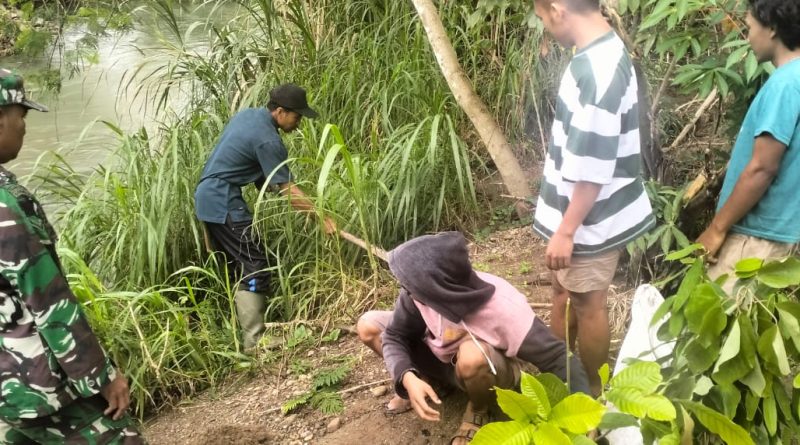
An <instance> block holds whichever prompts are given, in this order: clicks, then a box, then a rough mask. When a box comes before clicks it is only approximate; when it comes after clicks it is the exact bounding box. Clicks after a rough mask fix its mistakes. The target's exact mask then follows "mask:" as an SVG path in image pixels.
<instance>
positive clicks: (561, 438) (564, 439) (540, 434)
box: [533, 423, 572, 445]
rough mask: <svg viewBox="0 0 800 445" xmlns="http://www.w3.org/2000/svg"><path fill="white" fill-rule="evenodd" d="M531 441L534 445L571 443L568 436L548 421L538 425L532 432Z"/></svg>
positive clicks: (563, 444) (567, 444) (569, 444)
mask: <svg viewBox="0 0 800 445" xmlns="http://www.w3.org/2000/svg"><path fill="white" fill-rule="evenodd" d="M533 443H535V444H536V445H572V441H571V440H569V436H567V435H566V434H564V432H563V431H561V430H560V429H559V428H558V427H556V426H555V425H552V424H550V423H543V424H541V425H539V427H538V428H537V429H536V431H534V432H533Z"/></svg>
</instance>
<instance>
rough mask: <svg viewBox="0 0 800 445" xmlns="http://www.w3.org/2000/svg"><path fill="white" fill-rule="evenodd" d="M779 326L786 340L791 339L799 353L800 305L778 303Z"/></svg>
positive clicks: (790, 302)
mask: <svg viewBox="0 0 800 445" xmlns="http://www.w3.org/2000/svg"><path fill="white" fill-rule="evenodd" d="M778 315H779V316H780V320H779V322H778V326H779V327H780V329H781V333H782V334H783V337H784V338H791V339H792V343H794V347H795V349H796V350H797V351H800V304H798V303H795V302H793V301H785V302H783V303H778Z"/></svg>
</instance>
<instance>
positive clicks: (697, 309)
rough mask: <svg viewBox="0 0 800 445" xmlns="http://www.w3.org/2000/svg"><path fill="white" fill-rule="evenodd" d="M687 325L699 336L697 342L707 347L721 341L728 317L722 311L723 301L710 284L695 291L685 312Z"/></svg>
mask: <svg viewBox="0 0 800 445" xmlns="http://www.w3.org/2000/svg"><path fill="white" fill-rule="evenodd" d="M684 314H685V315H686V325H687V327H688V328H689V330H690V331H692V332H693V333H695V334H697V340H698V341H700V344H702V345H703V346H705V347H709V346H710V345H711V344H712V343H713V342H715V341H719V334H721V333H722V331H723V330H724V329H725V325H726V324H727V322H728V317H726V316H725V311H724V310H723V309H722V301H721V299H720V297H719V295H717V293H716V291H715V289H714V287H713V286H711V285H710V284H707V283H704V284H701V285H699V286H697V288H696V289H695V292H694V293H693V294H692V298H691V299H690V300H689V303H688V304H687V305H686V310H685V311H684Z"/></svg>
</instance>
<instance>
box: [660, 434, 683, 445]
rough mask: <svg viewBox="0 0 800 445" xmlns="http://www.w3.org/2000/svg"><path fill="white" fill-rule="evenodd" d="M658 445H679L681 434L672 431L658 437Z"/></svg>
mask: <svg viewBox="0 0 800 445" xmlns="http://www.w3.org/2000/svg"><path fill="white" fill-rule="evenodd" d="M658 445H681V435H680V434H678V433H677V432H674V431H673V432H672V433H669V434H667V435H666V436H662V437H660V438H659V439H658Z"/></svg>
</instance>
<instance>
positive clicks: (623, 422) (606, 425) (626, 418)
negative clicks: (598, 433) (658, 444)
mask: <svg viewBox="0 0 800 445" xmlns="http://www.w3.org/2000/svg"><path fill="white" fill-rule="evenodd" d="M629 426H636V427H638V426H639V419H637V418H636V417H633V416H632V415H630V414H625V413H617V412H607V413H605V414H603V418H602V419H601V420H600V425H598V426H597V428H598V429H601V430H615V429H618V428H625V427H629Z"/></svg>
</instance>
